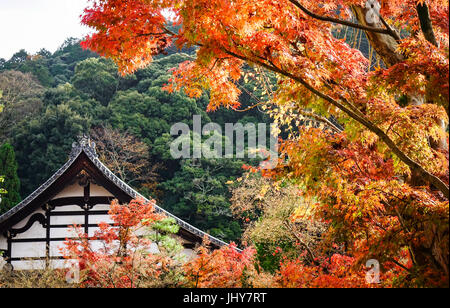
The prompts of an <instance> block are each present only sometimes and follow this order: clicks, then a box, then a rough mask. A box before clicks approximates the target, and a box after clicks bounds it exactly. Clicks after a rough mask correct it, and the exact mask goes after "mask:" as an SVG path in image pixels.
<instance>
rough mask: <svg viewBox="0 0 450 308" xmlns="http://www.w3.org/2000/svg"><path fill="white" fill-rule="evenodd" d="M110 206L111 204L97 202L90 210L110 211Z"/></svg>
mask: <svg viewBox="0 0 450 308" xmlns="http://www.w3.org/2000/svg"><path fill="white" fill-rule="evenodd" d="M110 207H111V206H110V205H109V204H96V205H94V206H93V207H92V209H91V210H90V211H109V209H110Z"/></svg>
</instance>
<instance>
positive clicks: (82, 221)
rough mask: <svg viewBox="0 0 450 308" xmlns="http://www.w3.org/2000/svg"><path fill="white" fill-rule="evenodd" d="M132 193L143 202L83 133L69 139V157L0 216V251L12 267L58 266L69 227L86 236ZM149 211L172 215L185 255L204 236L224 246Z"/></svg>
mask: <svg viewBox="0 0 450 308" xmlns="http://www.w3.org/2000/svg"><path fill="white" fill-rule="evenodd" d="M137 198H143V199H144V200H146V201H148V200H147V199H146V198H144V197H143V196H142V195H140V194H139V193H138V192H136V191H135V190H134V189H132V188H131V187H130V186H128V185H127V184H126V183H124V182H123V181H122V180H120V179H119V178H118V177H117V176H116V175H114V174H113V173H112V172H111V171H110V170H109V169H108V168H107V167H106V166H105V165H104V164H103V163H102V162H101V161H100V160H99V159H98V156H97V154H96V151H95V144H94V143H93V142H91V141H90V140H89V139H88V138H86V137H84V138H82V139H81V140H80V141H79V142H76V143H74V144H73V148H72V152H71V153H70V157H69V160H68V161H67V162H66V163H65V164H64V165H63V166H62V167H61V168H60V169H59V170H58V171H56V173H55V174H53V175H52V176H51V177H50V178H49V179H48V180H47V181H46V182H45V183H43V184H42V185H41V186H40V187H39V188H37V189H36V190H35V191H34V192H33V193H32V194H31V195H29V196H28V197H27V198H25V199H24V200H23V201H22V202H20V203H19V204H17V205H16V206H15V207H14V208H12V209H11V210H9V211H8V212H6V213H5V214H3V215H2V216H0V251H2V252H3V258H4V260H5V261H6V262H7V263H9V264H10V265H12V267H13V268H14V269H40V268H45V267H46V266H51V267H53V268H56V267H62V266H64V263H63V262H64V259H63V257H62V255H61V252H60V249H59V248H60V247H62V246H63V243H64V241H65V240H66V238H73V236H74V235H73V234H71V231H70V228H69V227H70V226H73V225H75V224H76V225H79V226H81V227H82V228H84V231H85V232H86V233H87V234H88V235H89V236H92V235H93V234H94V232H95V231H97V230H98V224H99V223H100V222H106V223H109V222H111V220H110V218H109V215H108V210H109V206H110V203H111V201H112V200H114V199H117V200H118V201H119V202H120V203H128V202H129V201H130V200H132V199H137ZM155 211H156V212H159V213H164V214H165V215H167V216H168V217H173V218H174V219H175V220H176V222H177V224H178V225H179V226H180V230H179V232H178V234H177V236H178V237H179V238H180V239H181V241H182V244H183V246H184V248H185V251H184V252H185V253H186V254H188V255H189V254H192V253H193V248H194V247H195V245H196V244H198V243H200V242H201V241H202V239H203V238H204V237H205V236H206V237H208V238H209V241H210V242H211V245H212V246H213V247H214V248H218V247H221V246H223V245H226V243H225V242H223V241H221V240H219V239H217V238H215V237H213V236H210V235H208V234H206V233H205V232H203V231H201V230H199V229H197V228H195V227H194V226H192V225H190V224H188V223H186V222H185V221H183V220H181V219H180V218H178V217H176V216H174V215H172V214H170V213H169V212H167V211H165V210H164V209H162V208H161V207H159V206H155Z"/></svg>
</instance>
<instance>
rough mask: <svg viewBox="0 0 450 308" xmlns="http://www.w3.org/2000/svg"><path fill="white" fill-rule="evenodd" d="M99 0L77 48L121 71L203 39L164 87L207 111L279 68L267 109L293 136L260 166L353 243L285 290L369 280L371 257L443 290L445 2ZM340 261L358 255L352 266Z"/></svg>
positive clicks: (400, 282) (405, 281)
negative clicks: (204, 99) (271, 163)
mask: <svg viewBox="0 0 450 308" xmlns="http://www.w3.org/2000/svg"><path fill="white" fill-rule="evenodd" d="M91 2H92V5H91V7H89V8H87V9H86V10H85V14H84V15H83V17H82V18H83V19H82V22H83V23H84V24H86V25H88V26H90V27H93V28H94V29H95V33H94V34H93V35H91V36H89V37H88V38H87V39H86V40H85V42H84V43H83V44H84V46H85V47H86V48H90V49H92V50H94V51H96V52H99V53H100V54H101V55H104V56H106V57H109V58H112V59H113V60H114V61H115V62H116V63H117V64H118V66H119V69H120V70H121V72H122V73H130V72H133V71H135V70H136V69H138V68H141V67H143V66H145V65H148V64H149V63H150V62H151V60H152V57H153V56H154V55H156V54H158V53H161V52H163V51H164V48H165V47H167V46H168V45H170V44H175V45H176V46H177V47H179V48H183V47H192V46H195V47H196V48H197V53H196V56H197V57H196V59H195V60H193V61H189V62H185V63H183V64H181V65H180V67H179V68H178V69H176V70H175V71H174V73H173V78H172V80H171V83H170V84H169V85H167V86H166V89H167V90H168V91H175V90H184V91H185V92H186V93H187V94H189V95H191V96H199V95H201V94H202V93H203V92H204V91H207V92H208V93H209V96H210V104H209V106H208V110H210V111H213V110H216V109H217V108H219V107H226V108H232V109H238V108H239V96H240V94H241V92H240V90H239V88H238V86H237V83H238V82H239V81H240V80H241V78H242V76H243V68H244V67H246V66H247V65H249V66H257V67H259V68H261V69H263V70H265V71H269V72H271V73H273V74H275V75H276V78H277V84H276V89H275V91H274V92H273V93H272V94H271V95H270V97H269V99H268V101H267V103H266V104H265V105H264V108H263V109H265V110H267V111H268V113H269V114H270V115H271V116H272V118H273V121H274V122H275V123H277V124H280V125H282V126H284V127H287V128H288V130H289V136H288V137H287V138H285V139H284V140H282V141H281V148H280V154H281V155H280V160H279V164H278V167H277V168H276V169H275V170H270V171H263V172H262V173H263V174H264V175H265V176H267V177H270V178H272V179H273V180H274V181H286V180H287V181H290V182H291V183H294V184H295V185H298V187H300V188H301V189H303V190H304V193H305V196H306V197H308V198H315V200H317V202H316V203H317V204H316V206H315V216H316V219H317V220H318V221H321V222H323V223H327V224H328V225H329V228H328V229H327V232H326V234H325V235H324V241H325V242H326V241H328V246H329V247H331V245H333V244H338V245H339V246H340V247H344V250H345V251H344V254H343V256H342V258H341V259H339V258H337V257H335V258H334V259H333V257H332V256H330V255H327V252H326V251H325V252H324V257H327V258H330V257H331V259H330V263H329V266H328V265H327V266H325V265H322V266H320V268H317V269H316V268H304V265H303V264H301V263H296V261H292V262H294V263H284V265H283V266H281V271H282V273H283V274H282V275H284V276H285V277H286V279H285V280H283V279H282V281H285V282H283V284H284V285H286V286H319V285H323V284H327V283H328V284H330V286H338V285H346V286H347V285H348V284H350V285H357V286H363V284H362V283H361V280H360V278H361V276H360V273H361V270H362V266H363V265H364V264H365V262H366V261H367V260H369V259H376V260H378V261H379V262H380V264H381V268H382V270H383V273H384V275H386V276H385V281H386V282H391V283H392V285H393V286H436V285H439V286H448V279H449V278H448V277H449V245H448V243H449V203H448V198H449V188H448V182H449V169H448V163H449V160H448V156H449V150H448V122H449V119H448V107H449V105H448V102H449V83H448V82H449V81H448V80H449V62H448V60H449V54H448V48H449V29H448V20H449V19H448V7H449V3H448V1H447V0H427V1H423V0H420V1H418V0H407V1H404V0H386V1H380V3H381V10H380V15H379V18H377V19H376V20H369V19H368V18H367V16H368V15H367V14H368V13H369V11H370V10H371V8H370V7H369V8H367V7H366V6H365V3H366V1H362V0H330V1H328V0H327V1H301V0H258V1H256V0H255V1H253V0H250V1H247V0H245V1H242V0H237V1H235V0H233V1H231V0H170V1H164V0H163V1H151V0H131V1H129V0H127V1H125V0H98V1H95V0H93V1H91ZM169 19H170V20H171V21H173V22H174V24H172V23H171V22H170V21H169ZM172 26H175V27H177V30H174V27H172ZM349 29H350V30H352V31H364V33H365V37H366V39H367V42H368V44H369V45H370V46H371V48H372V49H373V50H374V52H375V53H376V58H377V59H378V60H377V63H378V65H372V63H373V61H372V58H371V57H369V58H368V55H366V54H363V52H361V51H360V50H358V49H357V48H356V45H353V46H352V45H351V44H349V42H348V41H347V40H346V39H345V37H344V38H339V37H338V36H337V35H336V33H345V32H347V31H348V30H349ZM304 118H308V119H314V121H315V122H317V123H318V124H319V125H315V126H313V127H311V126H308V125H302V123H301V121H300V120H303V119H304ZM329 119H333V121H334V122H331V121H330V120H329ZM336 123H339V124H338V125H336ZM325 246H326V245H325ZM221 253H224V252H221ZM224 256H225V255H224ZM344 256H345V257H344ZM347 257H348V258H350V259H347ZM217 258H219V259H220V258H222V256H219V255H218V256H217ZM223 258H225V257H223ZM324 260H325V259H324ZM350 260H351V262H350ZM199 262H200V261H199ZM243 262H244V261H243ZM340 262H343V263H342V264H345V266H347V264H349V263H352V266H351V272H349V274H348V275H344V276H342V275H341V274H342V272H340V271H339V270H336V268H341V266H340V265H338V264H341V263H340ZM244 263H245V262H244ZM201 264H203V263H201ZM197 266H200V265H197ZM306 266H309V265H306ZM213 268H214V266H213ZM325 269H327V270H325ZM301 271H303V272H304V273H305V274H304V275H306V276H308V275H310V276H313V277H315V278H314V279H312V280H311V279H308V278H307V277H302V276H298V277H297V276H296V275H300V272H301ZM331 276H333V277H335V278H336V279H337V280H330V279H328V278H329V277H331ZM288 277H291V278H288ZM304 279H306V280H307V281H312V282H308V283H305V282H303V281H304ZM198 283H201V284H204V285H207V283H206V282H200V280H199V281H198ZM387 284H389V283H387ZM219 285H220V283H219Z"/></svg>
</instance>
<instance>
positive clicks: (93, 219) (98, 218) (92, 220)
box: [88, 215, 114, 225]
mask: <svg viewBox="0 0 450 308" xmlns="http://www.w3.org/2000/svg"><path fill="white" fill-rule="evenodd" d="M88 221H89V224H90V225H91V224H99V223H101V222H105V223H107V224H109V223H113V222H114V221H113V220H112V219H111V217H109V215H89V218H88Z"/></svg>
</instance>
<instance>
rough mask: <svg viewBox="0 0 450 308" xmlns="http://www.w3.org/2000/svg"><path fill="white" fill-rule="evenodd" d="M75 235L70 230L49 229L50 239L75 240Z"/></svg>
mask: <svg viewBox="0 0 450 308" xmlns="http://www.w3.org/2000/svg"><path fill="white" fill-rule="evenodd" d="M75 237H77V233H76V232H75V231H74V230H73V229H70V228H51V229H50V238H75Z"/></svg>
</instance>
